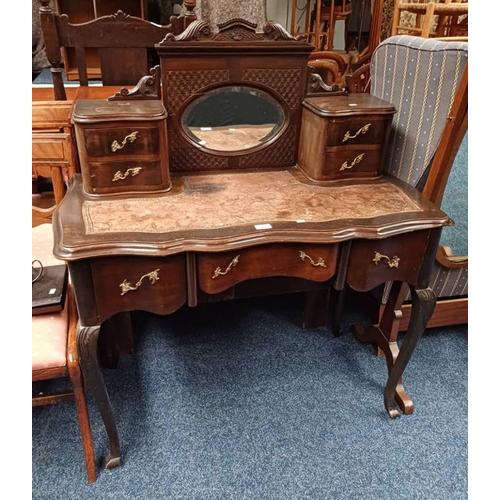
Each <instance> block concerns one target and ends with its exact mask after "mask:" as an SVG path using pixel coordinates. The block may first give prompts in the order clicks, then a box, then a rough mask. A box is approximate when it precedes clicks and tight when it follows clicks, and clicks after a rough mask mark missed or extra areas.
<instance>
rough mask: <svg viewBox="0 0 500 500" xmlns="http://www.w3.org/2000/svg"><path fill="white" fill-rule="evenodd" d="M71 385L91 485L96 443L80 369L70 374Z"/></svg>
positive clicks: (93, 473)
mask: <svg viewBox="0 0 500 500" xmlns="http://www.w3.org/2000/svg"><path fill="white" fill-rule="evenodd" d="M70 380H71V385H72V386H73V392H74V395H75V405H76V412H77V414H78V421H79V423H80V432H81V434H82V441H83V453H84V455H85V463H86V465H87V479H88V481H89V483H95V481H96V479H97V476H96V466H95V455H94V443H93V440H92V429H91V427H90V419H89V411H88V407H87V397H86V395H85V387H84V383H83V377H82V373H81V371H80V369H79V367H78V370H75V373H71V372H70Z"/></svg>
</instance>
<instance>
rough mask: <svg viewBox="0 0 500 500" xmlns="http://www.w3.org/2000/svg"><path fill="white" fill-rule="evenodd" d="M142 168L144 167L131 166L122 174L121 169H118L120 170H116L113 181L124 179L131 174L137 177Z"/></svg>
mask: <svg viewBox="0 0 500 500" xmlns="http://www.w3.org/2000/svg"><path fill="white" fill-rule="evenodd" d="M141 170H142V167H133V168H132V167H131V168H127V170H126V171H125V173H124V174H122V172H121V170H118V172H115V175H114V176H113V178H112V179H111V182H115V181H123V180H124V179H126V178H127V177H128V176H129V175H130V176H131V177H135V176H136V175H138V174H139V172H140V171H141Z"/></svg>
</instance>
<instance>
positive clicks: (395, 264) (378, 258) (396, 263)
mask: <svg viewBox="0 0 500 500" xmlns="http://www.w3.org/2000/svg"><path fill="white" fill-rule="evenodd" d="M382 259H385V260H387V267H396V268H397V267H399V261H400V260H401V259H400V258H399V257H398V256H397V255H395V256H394V257H393V258H392V259H390V258H389V257H388V256H387V255H382V254H381V253H379V252H377V251H375V257H373V262H375V265H377V266H378V263H379V262H380V261H381V260H382Z"/></svg>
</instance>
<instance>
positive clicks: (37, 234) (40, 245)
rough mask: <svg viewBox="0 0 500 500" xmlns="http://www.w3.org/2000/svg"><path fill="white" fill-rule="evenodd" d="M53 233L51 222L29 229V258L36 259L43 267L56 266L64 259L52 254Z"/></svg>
mask: <svg viewBox="0 0 500 500" xmlns="http://www.w3.org/2000/svg"><path fill="white" fill-rule="evenodd" d="M53 247H54V234H53V232H52V224H41V225H39V226H37V227H34V228H32V229H31V258H32V259H38V260H40V261H41V262H42V264H43V265H44V267H47V266H57V265H60V264H63V263H64V261H62V260H60V259H57V258H56V257H55V256H54V254H53Z"/></svg>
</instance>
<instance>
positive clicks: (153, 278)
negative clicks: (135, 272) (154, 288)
mask: <svg viewBox="0 0 500 500" xmlns="http://www.w3.org/2000/svg"><path fill="white" fill-rule="evenodd" d="M159 271H160V270H159V269H155V270H154V271H151V272H150V273H147V274H144V275H143V276H141V279H140V280H139V281H138V282H137V283H136V284H135V286H132V285H131V284H130V283H129V282H128V281H127V280H126V279H124V280H123V282H122V283H120V288H121V290H122V293H121V294H120V295H125V294H126V293H127V292H130V291H131V290H137V289H138V288H139V287H140V286H141V285H142V281H143V280H144V279H145V278H149V281H150V282H151V284H152V285H154V284H155V283H156V282H157V281H158V280H159V279H160V275H159V274H158V273H159Z"/></svg>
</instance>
